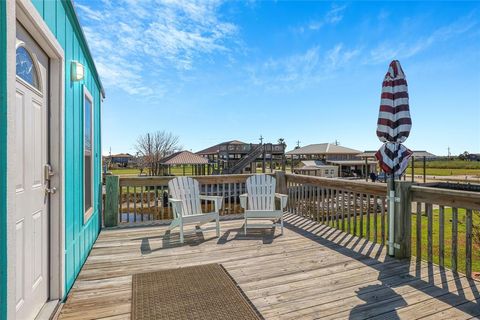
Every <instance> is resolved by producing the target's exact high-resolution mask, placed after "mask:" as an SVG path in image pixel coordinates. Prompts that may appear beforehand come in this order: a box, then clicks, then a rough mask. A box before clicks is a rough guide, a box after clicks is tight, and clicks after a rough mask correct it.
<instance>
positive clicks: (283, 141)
mask: <svg viewBox="0 0 480 320" xmlns="http://www.w3.org/2000/svg"><path fill="white" fill-rule="evenodd" d="M277 143H278V144H281V145H283V147H284V148H286V147H287V144H286V143H285V139H284V138H278V140H277Z"/></svg>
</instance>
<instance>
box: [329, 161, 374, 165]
mask: <svg viewBox="0 0 480 320" xmlns="http://www.w3.org/2000/svg"><path fill="white" fill-rule="evenodd" d="M367 162H368V164H376V163H377V161H376V160H367ZM328 163H332V164H335V165H339V166H360V165H365V160H328Z"/></svg>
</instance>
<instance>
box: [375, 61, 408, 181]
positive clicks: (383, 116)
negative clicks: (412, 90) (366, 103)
mask: <svg viewBox="0 0 480 320" xmlns="http://www.w3.org/2000/svg"><path fill="white" fill-rule="evenodd" d="M411 127H412V119H411V118H410V108H409V104H408V86H407V80H406V79H405V73H404V72H403V69H402V67H401V66H400V62H399V61H398V60H394V61H392V62H391V63H390V67H389V68H388V72H387V74H386V75H385V79H384V80H383V84H382V97H381V103H380V112H379V114H378V122H377V137H378V138H379V139H380V141H382V142H384V145H383V146H382V147H381V148H380V150H378V152H377V153H376V154H375V157H376V158H377V159H378V161H379V162H380V166H381V167H382V169H383V170H384V171H385V172H386V173H394V174H395V175H399V174H402V173H403V172H404V171H405V169H406V168H407V164H408V159H409V158H410V156H411V155H412V152H411V151H410V150H408V149H407V148H406V147H405V146H403V145H401V143H402V142H404V141H405V140H406V139H407V138H408V135H409V134H410V129H411Z"/></svg>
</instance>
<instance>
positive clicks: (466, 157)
mask: <svg viewBox="0 0 480 320" xmlns="http://www.w3.org/2000/svg"><path fill="white" fill-rule="evenodd" d="M469 155H470V154H469V153H468V151H464V152H463V153H461V154H460V155H459V156H458V158H459V159H460V160H468V157H469Z"/></svg>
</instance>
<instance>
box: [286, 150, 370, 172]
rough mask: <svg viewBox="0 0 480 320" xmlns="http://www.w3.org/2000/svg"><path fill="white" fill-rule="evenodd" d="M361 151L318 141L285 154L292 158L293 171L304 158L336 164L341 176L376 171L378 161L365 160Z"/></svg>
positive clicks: (326, 163)
mask: <svg viewBox="0 0 480 320" xmlns="http://www.w3.org/2000/svg"><path fill="white" fill-rule="evenodd" d="M360 153H361V151H359V150H355V149H351V148H347V147H343V146H339V145H336V144H332V143H318V144H310V145H307V146H305V147H301V148H297V149H294V150H291V151H288V152H287V153H286V154H285V155H286V156H287V157H289V158H290V160H291V171H292V172H295V167H296V166H297V165H299V163H300V162H301V161H303V160H319V161H321V162H322V163H323V164H325V165H332V166H336V167H338V176H339V177H348V176H357V177H360V176H365V175H366V174H369V173H370V172H375V171H376V165H377V163H376V161H373V160H363V159H362V158H361V157H359V156H358V155H359V154H360ZM299 169H301V168H299Z"/></svg>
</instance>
